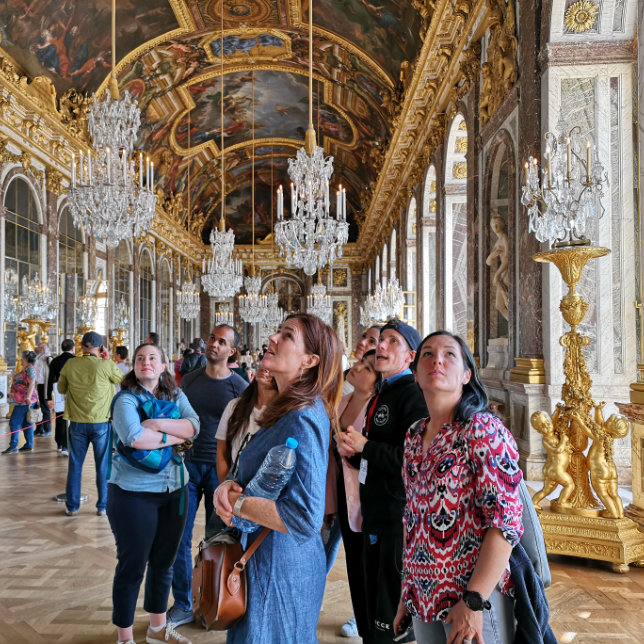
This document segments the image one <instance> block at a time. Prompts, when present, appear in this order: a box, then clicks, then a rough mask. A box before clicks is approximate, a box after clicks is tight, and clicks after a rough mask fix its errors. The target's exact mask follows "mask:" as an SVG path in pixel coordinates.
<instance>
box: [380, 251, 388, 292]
mask: <svg viewBox="0 0 644 644" xmlns="http://www.w3.org/2000/svg"><path fill="white" fill-rule="evenodd" d="M388 257H389V253H388V249H387V244H385V245H384V246H383V247H382V253H381V264H380V275H378V280H379V281H380V283H382V281H383V280H385V279H387V277H389V263H388V261H387V258H388Z"/></svg>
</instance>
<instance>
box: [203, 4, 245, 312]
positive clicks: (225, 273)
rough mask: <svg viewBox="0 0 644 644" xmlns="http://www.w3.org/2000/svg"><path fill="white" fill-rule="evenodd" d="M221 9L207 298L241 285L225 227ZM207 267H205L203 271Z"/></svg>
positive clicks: (239, 265) (231, 291)
mask: <svg viewBox="0 0 644 644" xmlns="http://www.w3.org/2000/svg"><path fill="white" fill-rule="evenodd" d="M223 15H224V14H223V11H222V13H221V49H220V51H221V52H222V54H221V70H220V71H221V74H220V78H221V100H220V104H221V105H220V119H221V144H220V147H221V217H220V219H219V227H218V228H213V229H212V230H211V231H210V251H211V257H210V258H209V259H208V263H207V265H206V260H205V259H204V260H203V270H202V276H201V284H202V285H203V287H204V289H206V291H208V294H209V295H210V297H214V298H215V299H218V300H223V299H226V298H228V297H233V296H234V295H235V294H236V293H238V292H239V289H240V288H241V285H242V281H243V278H242V263H241V260H239V259H233V250H234V248H235V233H234V231H233V229H232V228H229V229H228V230H226V219H225V208H226V190H225V187H226V186H225V175H224V170H225V167H224V165H225V154H224V55H223V51H224V25H223ZM206 268H207V270H206Z"/></svg>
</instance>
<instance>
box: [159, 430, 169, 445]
mask: <svg viewBox="0 0 644 644" xmlns="http://www.w3.org/2000/svg"><path fill="white" fill-rule="evenodd" d="M161 436H163V438H162V439H161V445H165V444H166V443H167V441H168V435H167V434H166V433H165V432H161Z"/></svg>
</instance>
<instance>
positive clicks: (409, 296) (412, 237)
mask: <svg viewBox="0 0 644 644" xmlns="http://www.w3.org/2000/svg"><path fill="white" fill-rule="evenodd" d="M406 232H407V239H406V241H405V271H404V278H405V279H404V286H403V289H404V294H405V305H404V310H403V318H404V319H405V321H407V322H408V323H409V324H411V325H412V326H413V327H414V328H416V329H417V328H418V318H417V315H418V314H417V302H416V197H412V198H411V199H410V200H409V206H408V208H407V222H406Z"/></svg>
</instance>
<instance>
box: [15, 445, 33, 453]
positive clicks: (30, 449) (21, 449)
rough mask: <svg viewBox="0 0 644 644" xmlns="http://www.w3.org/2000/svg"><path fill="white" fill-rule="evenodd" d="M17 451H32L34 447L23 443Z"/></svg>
mask: <svg viewBox="0 0 644 644" xmlns="http://www.w3.org/2000/svg"><path fill="white" fill-rule="evenodd" d="M18 451H19V452H33V451H34V448H33V447H29V446H28V445H23V446H22V447H21V448H20V449H19V450H18Z"/></svg>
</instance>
